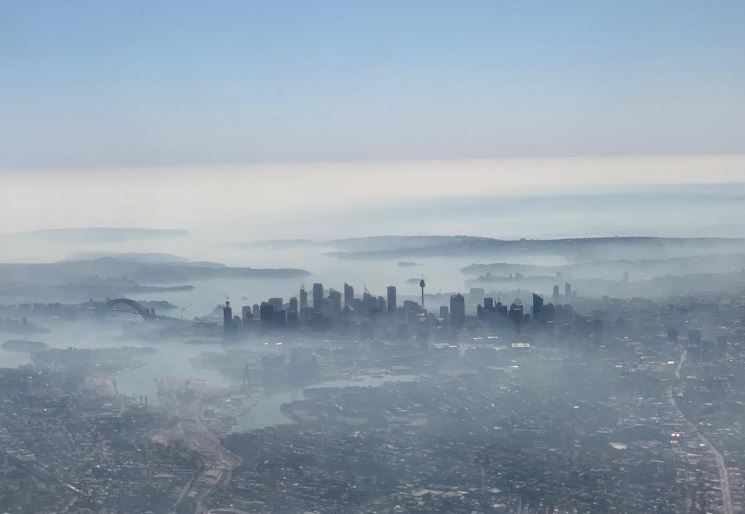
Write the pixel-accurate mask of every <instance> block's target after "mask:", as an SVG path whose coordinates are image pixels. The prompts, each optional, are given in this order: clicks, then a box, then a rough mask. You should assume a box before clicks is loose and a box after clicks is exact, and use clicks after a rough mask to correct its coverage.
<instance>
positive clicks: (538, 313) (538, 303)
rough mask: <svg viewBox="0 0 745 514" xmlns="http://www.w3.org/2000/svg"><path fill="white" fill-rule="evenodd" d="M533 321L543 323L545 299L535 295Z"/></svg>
mask: <svg viewBox="0 0 745 514" xmlns="http://www.w3.org/2000/svg"><path fill="white" fill-rule="evenodd" d="M533 319H534V320H535V321H543V298H541V297H540V296H538V295H537V294H535V293H533Z"/></svg>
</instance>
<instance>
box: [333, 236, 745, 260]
mask: <svg viewBox="0 0 745 514" xmlns="http://www.w3.org/2000/svg"><path fill="white" fill-rule="evenodd" d="M329 244H332V245H334V246H336V247H337V248H340V249H341V250H342V251H337V252H330V253H329V254H328V255H331V256H334V257H338V258H342V259H400V258H406V257H409V258H410V257H464V256H479V257H484V256H486V257H488V256H492V257H498V256H500V255H513V256H515V255H517V256H520V255H557V256H565V257H568V258H570V259H574V260H585V259H603V260H610V259H626V258H639V257H642V256H644V257H647V258H662V257H668V256H676V255H696V254H700V253H701V252H705V253H720V252H737V251H742V250H745V239H740V238H738V239H730V238H706V237H703V238H665V237H588V238H567V239H517V240H505V239H492V238H487V237H470V236H380V237H369V238H357V239H341V240H336V241H329Z"/></svg>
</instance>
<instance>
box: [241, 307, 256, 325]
mask: <svg viewBox="0 0 745 514" xmlns="http://www.w3.org/2000/svg"><path fill="white" fill-rule="evenodd" d="M241 316H242V317H243V323H250V322H251V320H252V319H254V317H253V314H252V313H251V306H250V305H244V306H243V307H241Z"/></svg>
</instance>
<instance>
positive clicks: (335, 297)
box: [329, 289, 341, 311]
mask: <svg viewBox="0 0 745 514" xmlns="http://www.w3.org/2000/svg"><path fill="white" fill-rule="evenodd" d="M329 303H330V304H331V305H332V306H333V309H334V311H340V310H341V293H340V292H339V291H337V290H336V289H330V290H329Z"/></svg>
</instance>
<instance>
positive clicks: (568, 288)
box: [564, 282, 572, 300]
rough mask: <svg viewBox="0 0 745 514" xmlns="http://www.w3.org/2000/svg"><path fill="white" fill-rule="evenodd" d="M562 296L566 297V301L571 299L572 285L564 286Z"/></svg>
mask: <svg viewBox="0 0 745 514" xmlns="http://www.w3.org/2000/svg"><path fill="white" fill-rule="evenodd" d="M564 296H566V297H567V300H569V299H570V298H571V297H572V284H570V283H569V282H567V283H566V284H564Z"/></svg>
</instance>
